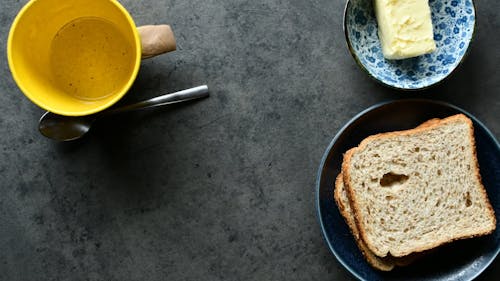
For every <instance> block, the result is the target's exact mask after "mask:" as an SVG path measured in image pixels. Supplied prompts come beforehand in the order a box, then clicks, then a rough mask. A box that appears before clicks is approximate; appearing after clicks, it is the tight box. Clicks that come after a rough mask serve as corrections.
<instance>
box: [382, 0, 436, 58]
mask: <svg viewBox="0 0 500 281" xmlns="http://www.w3.org/2000/svg"><path fill="white" fill-rule="evenodd" d="M374 6H375V15H376V17H377V23H378V37H379V40H380V43H381V45H382V52H383V54H384V57H385V58H386V59H405V58H411V57H416V56H420V55H423V54H427V53H431V52H433V51H434V50H435V49H436V43H435V42H434V35H433V31H432V19H431V9H430V7H429V1H428V0H374Z"/></svg>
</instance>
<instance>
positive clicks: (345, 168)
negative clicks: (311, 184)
mask: <svg viewBox="0 0 500 281" xmlns="http://www.w3.org/2000/svg"><path fill="white" fill-rule="evenodd" d="M457 121H464V122H466V123H467V125H468V127H469V134H470V138H471V140H472V151H473V157H472V158H473V162H474V164H475V165H474V166H475V167H473V171H474V175H475V177H476V179H477V180H478V182H479V186H480V193H481V194H482V197H483V198H482V199H483V201H484V202H485V203H486V208H487V212H488V215H489V218H490V219H491V220H492V222H493V224H492V225H493V227H492V228H491V229H489V230H487V231H483V232H479V233H476V234H473V235H463V236H460V235H458V236H456V237H453V238H451V239H448V240H444V239H442V240H435V241H433V242H431V243H428V244H427V245H425V246H422V247H418V248H415V249H414V250H413V251H401V252H396V253H392V252H391V251H390V250H388V251H386V252H382V251H380V250H379V249H377V248H376V247H375V246H374V245H373V244H372V243H371V241H370V240H369V238H368V235H367V233H366V230H365V226H364V225H363V223H362V222H363V219H362V216H363V215H362V213H361V211H360V207H359V204H358V202H357V197H356V191H355V190H354V188H353V187H352V185H351V180H350V179H351V175H350V173H349V166H350V162H351V159H352V156H353V154H354V153H356V152H357V151H361V150H363V149H365V147H366V146H367V144H368V143H370V142H371V141H373V140H377V139H381V138H391V137H397V136H409V135H412V134H415V133H419V132H425V131H428V130H432V129H434V128H436V127H439V126H442V125H444V124H447V123H452V122H457ZM342 174H343V180H344V185H345V188H346V190H347V194H348V197H349V201H350V203H351V208H352V210H353V214H354V218H355V222H356V225H357V227H358V231H359V234H360V237H361V239H362V240H363V241H364V242H365V244H366V246H367V247H368V249H370V250H371V251H372V252H373V253H374V254H375V255H377V256H379V257H385V256H387V255H389V254H390V255H392V256H395V257H401V256H406V255H409V254H411V253H416V252H423V251H426V250H429V249H432V248H435V247H438V246H440V245H443V244H447V243H450V242H453V241H456V240H461V239H467V238H473V237H478V236H483V235H488V234H491V233H492V232H493V231H494V230H495V228H496V216H495V212H494V210H493V207H492V206H491V203H490V201H489V199H488V195H487V193H486V189H485V188H484V185H483V183H482V181H481V174H480V172H479V162H478V160H477V151H476V143H475V139H474V126H473V124H472V121H471V120H470V119H469V118H468V117H466V116H465V115H463V114H457V115H453V116H450V117H447V118H443V119H431V120H428V121H426V122H424V123H423V124H421V125H420V126H418V127H416V128H414V129H409V130H404V131H396V132H387V133H380V134H376V135H372V136H369V137H367V138H365V139H364V140H363V141H361V143H360V144H359V146H357V147H354V148H352V149H350V150H348V151H347V152H346V153H345V154H344V159H343V162H342Z"/></svg>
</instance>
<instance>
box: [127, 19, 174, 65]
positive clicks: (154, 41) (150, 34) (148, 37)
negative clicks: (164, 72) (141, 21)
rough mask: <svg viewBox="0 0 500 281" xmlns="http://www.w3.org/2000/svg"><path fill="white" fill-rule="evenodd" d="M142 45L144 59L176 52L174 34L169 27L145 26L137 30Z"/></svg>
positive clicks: (164, 25)
mask: <svg viewBox="0 0 500 281" xmlns="http://www.w3.org/2000/svg"><path fill="white" fill-rule="evenodd" d="M137 30H138V31H139V36H140V37H141V44H142V58H143V59H147V58H151V57H154V56H158V55H161V54H164V53H167V52H171V51H175V49H176V43H175V37H174V32H173V31H172V29H171V28H170V26H169V25H166V24H163V25H144V26H140V27H138V28H137Z"/></svg>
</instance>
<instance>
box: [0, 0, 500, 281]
mask: <svg viewBox="0 0 500 281" xmlns="http://www.w3.org/2000/svg"><path fill="white" fill-rule="evenodd" d="M26 2H27V1H25V0H24V1H17V0H1V2H0V42H1V43H2V44H1V52H0V109H1V110H0V112H1V113H0V192H1V195H0V280H12V281H14V280H352V277H350V275H349V274H348V273H347V271H346V270H344V269H343V268H342V266H341V265H340V264H339V263H338V262H337V261H336V260H335V258H334V257H333V255H332V254H331V253H330V252H329V250H328V249H327V246H326V243H325V242H324V241H323V238H322V235H321V231H320V227H319V224H318V220H317V216H316V209H315V208H316V207H315V198H314V193H315V178H316V172H317V169H318V166H319V163H320V160H321V157H322V155H323V153H324V151H325V149H326V147H327V145H328V144H329V142H330V141H331V139H332V138H333V136H334V135H335V133H336V132H337V131H338V130H339V129H340V128H341V127H342V125H343V124H344V123H345V122H347V121H348V120H349V119H350V118H351V117H353V116H354V115H355V114H357V113H358V112H359V111H361V110H363V109H365V108H366V107H368V106H371V105H373V104H375V103H378V102H381V101H386V100H390V99H399V98H407V97H425V98H431V99H439V100H444V101H448V102H451V103H453V104H455V105H457V106H460V107H462V108H464V109H465V110H467V111H469V112H471V113H472V114H474V115H475V116H476V117H478V118H479V119H480V120H481V121H483V123H484V124H485V125H486V126H487V127H489V129H490V130H491V131H492V133H493V134H494V135H495V136H496V137H497V138H499V136H500V94H499V92H498V90H499V88H500V80H499V79H498V77H499V73H498V65H499V63H500V52H499V51H498V49H499V47H500V36H499V35H498V30H499V29H500V17H499V16H498V11H499V10H500V3H499V2H498V1H495V0H483V1H476V7H477V11H476V12H477V18H478V23H477V32H476V37H475V40H474V43H473V44H472V49H471V51H470V54H469V56H468V57H467V59H466V60H465V62H464V63H463V65H462V66H461V67H460V68H459V69H458V70H457V71H456V73H455V74H454V75H453V76H452V77H450V79H448V80H446V81H445V83H443V84H441V85H439V86H437V87H434V88H431V89H429V90H426V91H424V92H417V93H404V92H398V91H395V90H391V89H388V88H385V87H383V86H381V85H378V84H377V83H376V82H374V81H372V80H371V79H370V78H368V77H367V75H365V74H364V73H363V72H362V71H361V70H360V69H358V67H357V66H356V64H355V62H354V60H353V59H352V57H351V56H350V54H349V53H348V51H347V47H346V45H345V41H344V35H343V31H342V12H343V7H344V4H345V3H344V1H324V0H313V1H303V0H291V1H261V0H257V1H241V0H223V1H214V0H191V1H178V0H169V1H159V0H156V1H134V0H127V1H121V2H122V3H123V4H124V6H125V7H126V8H127V9H128V10H129V11H130V13H131V14H132V16H133V17H134V19H135V21H136V23H137V24H138V25H143V24H159V23H169V24H171V25H172V27H173V29H174V32H175V34H176V36H177V42H178V50H177V51H176V52H174V53H171V54H168V55H164V56H161V57H157V58H154V59H150V60H147V61H144V62H143V64H142V66H141V71H140V74H139V77H138V79H137V80H136V83H135V85H134V86H133V88H132V90H131V91H130V92H129V94H128V95H127V97H126V98H125V99H124V101H123V102H124V103H126V102H130V101H136V100H142V99H146V98H149V97H153V96H156V95H159V94H163V93H168V92H173V91H176V90H180V89H184V88H188V87H192V86H196V85H200V84H205V83H206V84H208V85H209V87H210V90H211V97H210V98H209V99H206V100H203V101H199V102H195V103H191V104H185V105H179V106H175V107H171V108H169V109H161V110H154V111H149V112H146V113H137V114H133V115H129V116H120V117H116V118H113V119H109V120H107V121H105V122H101V123H99V124H98V125H97V126H96V128H95V129H93V131H92V132H91V134H90V135H89V136H87V137H86V138H85V139H83V140H81V141H78V142H75V143H66V144H64V143H56V142H53V141H51V140H48V139H45V138H43V137H41V136H40V135H39V134H38V131H37V122H38V119H39V117H40V116H41V114H42V113H43V110H42V109H40V108H37V107H36V106H35V105H33V104H32V103H31V102H29V101H28V100H27V99H26V98H25V97H24V96H23V95H22V93H21V92H20V91H19V90H18V88H17V86H16V85H15V83H14V82H13V80H12V78H11V76H10V72H9V69H8V66H7V59H6V50H5V48H6V40H7V35H8V30H9V27H10V24H11V22H12V20H13V19H14V17H15V15H16V13H17V12H18V11H19V9H20V8H21V7H22V6H23V5H24V3H26ZM498 278H500V261H499V260H498V259H497V260H496V261H495V262H494V263H493V264H492V265H491V267H490V268H489V269H488V270H487V271H486V272H485V273H484V274H483V275H482V276H481V277H480V278H479V280H498Z"/></svg>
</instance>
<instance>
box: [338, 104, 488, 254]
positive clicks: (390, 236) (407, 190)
mask: <svg viewBox="0 0 500 281" xmlns="http://www.w3.org/2000/svg"><path fill="white" fill-rule="evenodd" d="M342 175H343V181H344V185H345V186H346V190H347V192H348V197H349V199H350V203H351V205H350V207H351V208H352V209H353V214H354V217H355V222H356V226H357V227H358V230H359V237H361V240H362V241H363V242H364V243H365V244H366V246H367V248H368V249H370V251H372V253H373V254H374V255H375V256H378V257H385V256H387V255H391V256H394V257H402V256H406V255H408V254H411V253H415V252H422V251H425V250H427V249H432V248H435V247H437V246H439V245H441V244H444V243H448V242H451V241H454V240H457V239H464V238H469V237H474V236H480V235H486V234H489V233H491V232H493V231H494V230H495V227H496V219H495V214H494V211H493V208H492V207H491V204H490V203H489V200H488V197H487V195H486V191H485V189H484V187H483V185H482V183H481V177H480V174H479V167H478V162H477V158H476V151H475V141H474V133H473V126H472V121H470V119H468V118H467V117H466V116H464V115H462V114H459V115H455V116H451V117H448V118H445V119H442V120H435V119H433V120H429V121H428V122H426V123H424V124H422V125H421V126H419V127H417V128H415V129H412V130H406V131H399V132H390V133H383V134H378V135H374V136H370V137H368V138H366V139H365V140H363V141H362V142H361V144H360V145H359V146H358V147H356V148H353V149H351V150H349V151H348V152H347V153H346V154H345V155H344V161H343V164H342Z"/></svg>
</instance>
